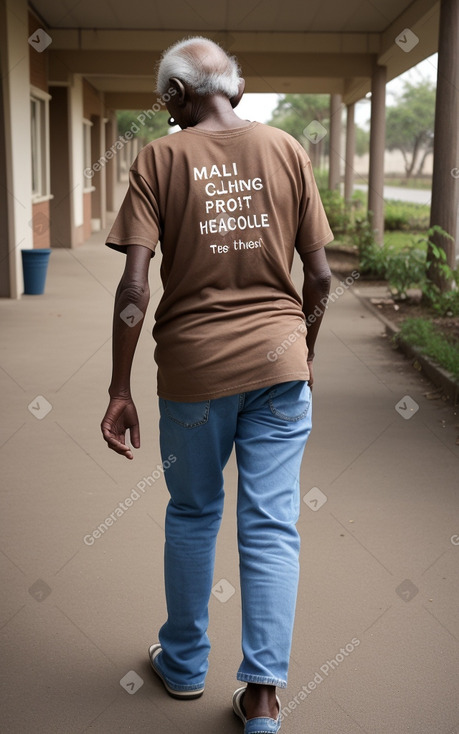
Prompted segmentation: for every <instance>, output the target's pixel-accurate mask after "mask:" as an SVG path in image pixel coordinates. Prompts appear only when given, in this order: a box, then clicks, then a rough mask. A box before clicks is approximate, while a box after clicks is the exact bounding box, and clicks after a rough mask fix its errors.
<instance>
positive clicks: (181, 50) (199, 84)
mask: <svg viewBox="0 0 459 734" xmlns="http://www.w3.org/2000/svg"><path fill="white" fill-rule="evenodd" d="M206 46H208V47H209V53H208V54H206V53H205V51H204V49H205V47H206ZM216 51H218V52H219V53H215V52H216ZM219 59H220V60H219ZM172 77H177V79H180V81H182V82H184V83H185V84H188V85H189V86H190V87H191V88H192V89H193V90H194V91H195V92H196V94H199V95H202V96H205V95H208V94H224V95H225V96H226V97H228V99H231V97H234V96H235V95H236V94H237V93H238V91H239V80H240V78H241V77H240V69H239V65H238V63H237V60H236V59H235V57H234V56H230V55H229V54H228V53H227V52H226V51H225V50H224V49H223V48H222V47H221V46H219V45H218V43H215V42H214V41H211V40H210V39H209V38H204V37H203V36H194V37H193V38H186V39H184V40H182V41H178V42H177V43H174V45H173V46H170V48H168V49H166V51H164V53H163V54H162V56H161V59H160V62H159V65H158V70H157V82H156V88H157V91H158V93H159V94H161V95H163V94H165V93H166V92H167V91H168V89H169V87H170V81H169V80H170V79H171V78H172Z"/></svg>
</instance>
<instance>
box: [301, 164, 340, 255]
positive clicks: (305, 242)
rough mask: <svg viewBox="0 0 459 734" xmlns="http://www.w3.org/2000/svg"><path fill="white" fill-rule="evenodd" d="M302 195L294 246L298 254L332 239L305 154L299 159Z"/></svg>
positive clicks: (318, 246) (311, 250) (309, 250)
mask: <svg viewBox="0 0 459 734" xmlns="http://www.w3.org/2000/svg"><path fill="white" fill-rule="evenodd" d="M301 162H302V167H301V171H302V173H301V176H302V189H303V191H302V197H301V201H300V212H299V225H298V232H297V237H296V241H295V247H296V249H297V250H298V252H299V254H300V255H301V254H303V253H307V252H313V251H314V250H319V249H320V248H321V247H324V246H325V245H326V244H327V243H328V242H331V241H332V240H333V232H332V231H331V229H330V225H329V223H328V219H327V215H326V214H325V210H324V207H323V204H322V201H321V198H320V194H319V190H318V188H317V184H316V181H315V178H314V173H313V170H312V165H311V161H310V160H309V158H308V157H307V156H306V155H305V159H302V160H301Z"/></svg>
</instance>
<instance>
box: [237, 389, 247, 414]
mask: <svg viewBox="0 0 459 734" xmlns="http://www.w3.org/2000/svg"><path fill="white" fill-rule="evenodd" d="M245 395H246V394H245V392H241V393H239V407H238V413H240V412H241V410H242V408H243V407H244V403H245Z"/></svg>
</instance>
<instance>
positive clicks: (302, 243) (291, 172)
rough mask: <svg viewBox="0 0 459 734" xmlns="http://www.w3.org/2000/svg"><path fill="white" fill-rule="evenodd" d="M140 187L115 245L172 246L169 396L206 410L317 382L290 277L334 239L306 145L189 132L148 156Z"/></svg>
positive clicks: (161, 318) (250, 129) (122, 214)
mask: <svg viewBox="0 0 459 734" xmlns="http://www.w3.org/2000/svg"><path fill="white" fill-rule="evenodd" d="M129 181H130V183H129V190H128V192H127V194H126V197H125V199H124V202H123V204H122V206H121V209H120V211H119V213H118V216H117V219H116V221H115V223H114V225H113V227H112V229H111V231H110V234H109V235H108V237H107V245H109V247H113V248H115V249H118V250H121V251H122V252H126V249H127V246H129V245H135V244H137V245H143V246H145V247H148V248H150V249H151V251H152V254H153V253H154V250H155V248H156V245H157V243H158V240H159V241H160V243H161V251H162V262H161V279H162V283H163V286H164V293H163V296H162V298H161V301H160V303H159V305H158V308H157V311H156V314H155V319H156V321H155V326H154V329H153V336H154V338H155V340H156V350H155V359H156V362H157V364H158V395H159V396H160V397H163V398H167V399H169V400H178V401H189V402H196V401H200V400H207V399H210V398H218V397H221V396H224V395H233V394H236V393H240V392H246V391H249V390H256V389H258V388H262V387H267V386H269V385H273V384H276V383H279V382H288V381H289V380H307V379H308V378H309V372H308V367H307V363H306V358H307V348H306V340H305V333H306V328H305V320H304V316H303V313H302V310H301V298H300V296H299V295H298V293H297V291H296V289H295V287H294V285H293V282H292V280H291V277H290V269H291V266H292V261H293V255H294V248H295V247H296V249H297V250H298V252H299V254H300V256H301V255H302V254H304V253H307V252H311V251H313V250H317V249H319V248H320V247H323V246H324V245H325V244H327V242H330V241H331V240H332V239H333V235H332V233H331V230H330V227H329V225H328V222H327V218H326V216H325V213H324V210H323V207H322V203H321V201H320V197H319V194H318V191H317V187H316V184H315V181H314V176H313V173H312V169H311V163H310V160H309V158H308V156H307V155H306V152H305V151H304V149H303V148H302V147H301V145H300V144H299V143H298V142H297V141H296V140H295V139H294V138H292V137H291V136H290V135H288V134H287V133H284V132H283V131H281V130H278V129H277V128H273V127H269V126H267V125H262V124H260V123H256V122H254V123H251V124H250V125H248V126H245V127H241V128H235V129H232V130H224V131H207V130H199V129H195V128H188V129H186V130H183V131H181V132H178V133H174V134H173V135H167V136H165V137H163V138H160V139H158V140H155V141H153V142H152V143H150V144H149V145H147V146H146V147H145V148H143V150H141V151H140V153H139V155H138V157H137V159H136V161H135V162H134V164H133V165H132V167H131V171H130V179H129Z"/></svg>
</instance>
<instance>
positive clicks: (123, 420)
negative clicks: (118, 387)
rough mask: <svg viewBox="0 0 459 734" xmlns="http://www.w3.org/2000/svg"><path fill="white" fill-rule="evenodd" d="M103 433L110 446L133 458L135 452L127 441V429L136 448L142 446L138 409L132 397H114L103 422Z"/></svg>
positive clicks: (128, 457)
mask: <svg viewBox="0 0 459 734" xmlns="http://www.w3.org/2000/svg"><path fill="white" fill-rule="evenodd" d="M101 429H102V435H103V437H104V439H105V441H106V442H107V444H108V448H109V449H112V450H113V451H116V453H117V454H121V456H125V457H126V459H133V458H134V454H133V453H132V451H131V449H130V447H129V446H128V445H127V444H126V443H125V434H126V430H127V429H129V434H130V439H131V443H132V445H133V447H134V448H135V449H138V448H140V428H139V419H138V417H137V409H136V407H135V405H134V402H133V400H132V398H122V397H113V398H110V403H109V406H108V408H107V411H106V413H105V415H104V418H103V420H102V423H101Z"/></svg>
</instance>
